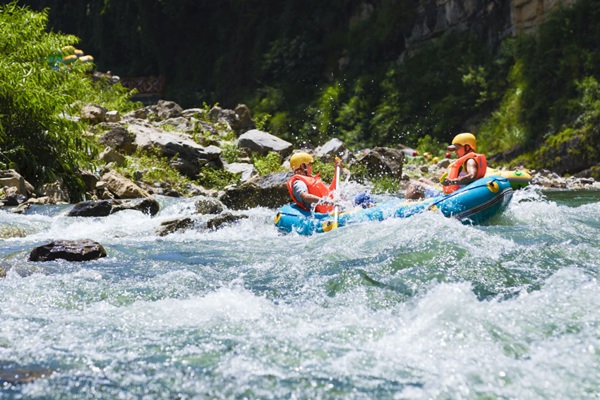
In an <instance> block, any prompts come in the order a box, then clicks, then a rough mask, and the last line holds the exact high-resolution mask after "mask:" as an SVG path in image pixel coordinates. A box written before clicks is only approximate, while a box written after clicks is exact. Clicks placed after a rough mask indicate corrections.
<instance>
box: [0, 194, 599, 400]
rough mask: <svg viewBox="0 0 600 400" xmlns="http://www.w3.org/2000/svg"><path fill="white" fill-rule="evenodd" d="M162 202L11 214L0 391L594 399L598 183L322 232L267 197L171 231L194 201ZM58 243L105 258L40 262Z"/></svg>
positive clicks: (0, 315) (1, 296) (0, 249)
mask: <svg viewBox="0 0 600 400" xmlns="http://www.w3.org/2000/svg"><path fill="white" fill-rule="evenodd" d="M159 201H160V203H161V211H160V213H159V214H158V215H157V216H155V217H153V218H151V217H149V216H146V215H144V214H141V213H138V212H134V211H125V212H121V213H117V214H113V215H111V216H108V217H104V218H69V217H66V213H67V212H68V210H69V209H70V207H71V206H46V207H37V208H32V209H30V210H29V211H28V212H27V214H26V215H14V214H11V213H8V212H7V211H2V210H0V266H1V267H2V268H3V269H4V270H6V271H7V273H6V277H5V278H0V398H1V399H70V398H94V399H155V398H156V399H206V398H210V399H243V398H249V399H290V398H296V399H340V398H347V399H374V398H393V399H600V283H599V275H600V246H599V238H600V192H593V191H576V192H574V191H568V192H542V191H541V190H540V189H539V188H536V187H529V188H527V189H525V190H519V191H517V192H516V193H515V196H514V197H513V200H512V202H511V204H510V206H509V208H508V210H507V211H506V212H505V213H504V214H503V215H501V216H499V217H497V218H496V219H494V220H493V221H492V223H491V224H489V225H486V226H469V225H462V224H460V223H459V222H458V221H456V220H453V219H446V218H444V217H443V216H441V215H439V214H436V213H426V214H423V215H417V216H414V217H411V218H408V219H391V220H386V221H383V222H368V223H364V224H361V225H356V226H348V227H343V228H340V229H337V230H334V231H332V232H330V233H327V234H321V235H315V236H311V237H303V236H299V235H295V234H291V235H280V234H279V233H278V232H277V231H276V229H275V227H274V225H273V217H274V214H275V212H274V210H269V209H261V208H258V209H253V210H250V211H247V212H245V214H247V215H248V216H249V218H248V219H243V220H241V221H240V222H239V223H236V224H234V225H232V226H229V227H226V228H223V229H221V230H217V231H204V232H200V231H187V232H184V233H176V234H172V235H168V236H165V237H160V236H158V235H157V234H156V230H157V228H158V227H159V226H160V223H161V222H163V221H166V220H169V219H173V218H175V217H181V216H186V215H191V214H193V212H194V211H193V210H194V199H171V198H160V199H159ZM53 239H92V240H95V241H97V242H99V243H101V244H102V245H103V246H104V247H105V248H106V250H107V253H108V257H106V258H102V259H99V260H96V261H91V262H84V263H69V262H65V261H53V262H47V263H32V262H28V261H27V258H28V255H29V253H30V252H31V250H32V249H33V248H34V247H36V246H39V245H42V244H45V243H48V242H49V241H50V240H53ZM36 371H37V373H38V375H43V376H42V377H40V378H37V379H17V378H14V375H18V374H21V375H23V376H28V375H27V374H29V373H31V372H34V373H35V372H36ZM7 377H10V379H9V378H7Z"/></svg>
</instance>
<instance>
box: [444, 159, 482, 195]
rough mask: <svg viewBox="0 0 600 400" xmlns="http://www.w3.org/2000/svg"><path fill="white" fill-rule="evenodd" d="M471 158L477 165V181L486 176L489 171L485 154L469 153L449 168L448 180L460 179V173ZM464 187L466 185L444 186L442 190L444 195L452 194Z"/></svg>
mask: <svg viewBox="0 0 600 400" xmlns="http://www.w3.org/2000/svg"><path fill="white" fill-rule="evenodd" d="M471 158H472V159H474V160H475V162H476V163H477V175H476V176H475V179H479V178H483V177H484V176H485V171H486V170H487V160H486V159H485V156H484V155H483V154H477V153H467V154H465V155H464V156H462V157H461V158H459V159H458V160H456V161H454V162H453V163H452V164H450V165H449V166H448V177H447V179H449V180H454V179H456V178H458V176H459V174H460V171H461V170H462V169H463V168H464V167H465V166H466V163H467V161H468V160H470V159H471ZM463 186H465V185H448V186H442V188H443V189H444V193H446V194H450V193H452V192H454V191H456V190H458V189H460V188H461V187H463Z"/></svg>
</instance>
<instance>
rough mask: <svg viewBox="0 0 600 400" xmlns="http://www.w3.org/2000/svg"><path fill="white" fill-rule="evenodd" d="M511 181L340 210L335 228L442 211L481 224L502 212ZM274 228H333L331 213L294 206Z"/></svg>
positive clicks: (493, 179)
mask: <svg viewBox="0 0 600 400" xmlns="http://www.w3.org/2000/svg"><path fill="white" fill-rule="evenodd" d="M512 195H513V189H512V187H511V184H510V181H509V180H508V179H506V178H504V177H501V176H487V177H484V178H481V179H479V180H477V181H475V182H473V183H471V184H470V185H467V186H465V187H464V188H462V189H459V190H457V191H456V192H454V193H451V194H449V195H445V196H439V197H432V198H429V199H425V200H421V201H407V200H390V201H386V202H383V203H379V204H377V205H375V206H373V207H371V208H366V209H363V208H357V209H355V210H350V211H343V212H340V213H339V216H338V224H337V226H338V227H342V226H345V225H350V224H356V223H360V222H366V221H382V220H384V219H387V218H407V217H410V216H412V215H415V214H419V213H422V212H425V211H434V212H441V213H442V214H443V215H444V216H446V217H452V218H457V219H458V220H460V221H461V222H462V223H464V224H483V223H485V222H487V221H488V220H489V219H490V218H492V217H494V216H496V215H498V214H500V213H502V212H503V211H504V210H505V209H506V207H507V206H508V203H509V202H510V200H511V199H512ZM275 226H276V227H277V228H278V229H279V230H280V231H282V232H286V233H288V232H292V231H294V232H297V233H299V234H301V235H312V234H313V233H315V232H316V233H320V232H328V231H330V230H331V229H332V228H333V227H334V215H333V213H311V212H308V211H306V210H303V209H301V208H300V207H298V206H297V205H296V204H290V205H286V206H283V207H281V208H280V209H279V210H278V211H277V215H276V216H275Z"/></svg>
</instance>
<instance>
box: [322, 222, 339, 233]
mask: <svg viewBox="0 0 600 400" xmlns="http://www.w3.org/2000/svg"><path fill="white" fill-rule="evenodd" d="M337 227H338V223H337V221H325V222H323V232H329V231H332V230H334V229H337Z"/></svg>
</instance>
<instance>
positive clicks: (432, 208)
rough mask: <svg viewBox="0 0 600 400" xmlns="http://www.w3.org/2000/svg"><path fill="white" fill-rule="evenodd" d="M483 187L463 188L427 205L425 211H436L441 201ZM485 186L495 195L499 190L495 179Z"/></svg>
mask: <svg viewBox="0 0 600 400" xmlns="http://www.w3.org/2000/svg"><path fill="white" fill-rule="evenodd" d="M503 179H506V178H503ZM483 186H484V185H477V186H473V187H470V188H465V189H463V190H457V191H456V192H453V193H450V194H449V195H446V196H444V197H442V198H441V199H439V200H438V201H436V202H434V203H433V204H431V205H429V206H428V207H427V209H428V210H431V211H435V210H437V205H438V204H440V203H441V202H442V201H445V200H448V199H449V198H451V197H454V196H458V195H459V194H461V193H465V192H468V191H471V190H474V189H479V188H481V187H483ZM485 186H486V187H487V188H488V189H489V190H490V191H491V192H492V193H497V192H498V190H500V185H498V182H497V179H496V178H494V179H492V180H490V181H489V182H487V183H486V184H485ZM491 186H493V187H495V188H496V190H495V191H494V190H492V188H491ZM507 190H508V189H507ZM510 190H512V188H510ZM434 208H435V210H434Z"/></svg>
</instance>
